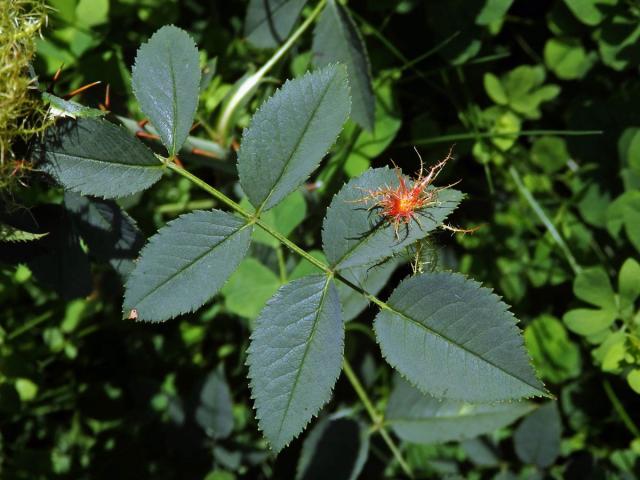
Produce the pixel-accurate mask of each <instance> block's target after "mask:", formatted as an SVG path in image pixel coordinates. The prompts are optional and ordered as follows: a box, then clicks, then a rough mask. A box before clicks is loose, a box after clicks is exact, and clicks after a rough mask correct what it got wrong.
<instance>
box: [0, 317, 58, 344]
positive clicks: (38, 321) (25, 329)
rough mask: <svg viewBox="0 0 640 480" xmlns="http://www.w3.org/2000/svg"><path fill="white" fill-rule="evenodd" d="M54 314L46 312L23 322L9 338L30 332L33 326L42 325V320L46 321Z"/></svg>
mask: <svg viewBox="0 0 640 480" xmlns="http://www.w3.org/2000/svg"><path fill="white" fill-rule="evenodd" d="M52 316H53V312H51V311H49V312H45V313H43V314H42V315H39V316H37V317H35V318H34V319H33V320H31V321H29V322H27V323H25V324H23V325H22V326H21V327H19V328H17V329H15V330H14V331H13V332H11V333H10V334H8V335H7V340H13V339H14V338H17V337H19V336H20V335H22V334H23V333H25V332H28V331H29V330H31V329H32V328H33V327H36V326H38V325H40V324H41V323H42V322H46V321H47V320H49V319H50V318H51V317H52Z"/></svg>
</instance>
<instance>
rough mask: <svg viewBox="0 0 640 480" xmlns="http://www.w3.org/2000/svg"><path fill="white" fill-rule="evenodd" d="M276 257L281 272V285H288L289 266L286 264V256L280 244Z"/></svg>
mask: <svg viewBox="0 0 640 480" xmlns="http://www.w3.org/2000/svg"><path fill="white" fill-rule="evenodd" d="M276 257H278V270H279V272H280V283H283V284H284V283H287V266H286V264H285V263H284V254H283V253H282V247H281V246H280V244H278V246H277V247H276Z"/></svg>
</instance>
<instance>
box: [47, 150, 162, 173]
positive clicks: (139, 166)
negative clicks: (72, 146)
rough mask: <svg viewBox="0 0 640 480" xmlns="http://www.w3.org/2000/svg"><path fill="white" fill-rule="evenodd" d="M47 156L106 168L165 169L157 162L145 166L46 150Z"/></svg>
mask: <svg viewBox="0 0 640 480" xmlns="http://www.w3.org/2000/svg"><path fill="white" fill-rule="evenodd" d="M37 151H38V152H41V151H42V150H37ZM44 153H45V154H51V155H55V156H62V157H69V158H76V159H80V160H84V161H87V162H94V163H98V164H101V165H103V166H104V164H105V163H106V164H108V165H113V166H122V167H126V168H139V169H145V170H146V169H150V168H154V169H155V168H157V169H161V168H163V165H162V164H161V163H158V164H156V163H155V162H154V163H153V164H148V165H147V164H143V163H135V164H134V163H120V162H111V161H109V160H98V159H96V158H92V157H85V156H83V155H80V154H75V153H65V152H60V151H56V150H48V151H47V150H45V151H44Z"/></svg>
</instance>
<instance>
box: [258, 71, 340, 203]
mask: <svg viewBox="0 0 640 480" xmlns="http://www.w3.org/2000/svg"><path fill="white" fill-rule="evenodd" d="M336 72H337V70H334V71H333V75H332V76H331V79H330V80H329V81H328V82H327V85H326V87H325V89H324V91H323V92H322V95H320V98H319V99H318V102H317V103H316V105H315V106H314V107H313V109H312V111H311V115H309V118H308V120H307V121H306V123H305V125H304V129H303V131H302V133H301V134H300V136H299V137H298V139H297V140H296V143H295V145H294V147H293V149H292V150H291V153H290V154H289V156H288V157H287V160H286V162H285V163H284V166H283V167H282V170H281V171H280V174H279V175H278V178H277V179H276V181H275V182H274V183H273V187H271V189H270V190H269V193H268V195H267V197H266V198H265V199H264V200H263V201H262V203H260V206H259V207H258V208H257V210H256V212H257V213H256V215H259V214H260V212H262V210H263V208H264V206H265V205H266V204H267V202H268V201H269V199H270V198H271V195H273V192H274V191H275V190H276V187H277V186H278V184H279V183H280V180H282V177H283V176H284V174H285V173H286V172H287V170H288V167H289V165H290V164H291V159H292V158H293V156H294V155H295V154H296V153H297V152H298V148H300V144H301V143H302V139H303V138H304V137H305V135H306V134H307V131H308V130H309V125H311V122H312V121H313V119H314V118H315V116H316V113H317V112H318V109H319V108H320V105H322V102H323V101H324V97H325V96H326V95H327V92H328V91H329V88H330V87H331V85H332V84H333V81H334V80H335V78H336ZM320 160H322V159H320Z"/></svg>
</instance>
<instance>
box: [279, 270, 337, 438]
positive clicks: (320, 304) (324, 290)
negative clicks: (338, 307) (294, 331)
mask: <svg viewBox="0 0 640 480" xmlns="http://www.w3.org/2000/svg"><path fill="white" fill-rule="evenodd" d="M330 283H331V277H329V276H327V277H326V279H325V283H324V286H323V287H322V295H321V296H320V301H319V302H318V309H317V310H316V315H315V318H314V319H313V327H312V329H311V334H310V335H309V340H308V341H307V345H306V346H305V349H304V353H303V354H302V359H301V360H300V368H299V369H298V370H297V372H296V376H295V379H294V380H293V385H292V387H291V395H289V398H288V399H287V405H286V406H285V409H284V412H283V414H282V417H281V418H280V426H279V427H278V440H280V434H281V433H282V427H283V426H284V420H285V418H287V414H288V413H289V408H290V407H291V401H292V400H293V397H294V394H295V390H296V387H297V386H298V381H299V380H300V375H301V373H302V369H303V367H304V362H305V359H306V358H307V354H308V353H309V348H310V346H311V343H312V342H313V337H314V336H315V334H316V330H317V328H318V319H319V317H320V312H321V311H322V307H323V305H324V302H325V299H326V295H327V292H328V290H329V284H330Z"/></svg>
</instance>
